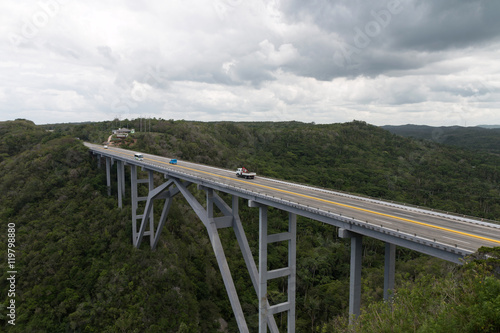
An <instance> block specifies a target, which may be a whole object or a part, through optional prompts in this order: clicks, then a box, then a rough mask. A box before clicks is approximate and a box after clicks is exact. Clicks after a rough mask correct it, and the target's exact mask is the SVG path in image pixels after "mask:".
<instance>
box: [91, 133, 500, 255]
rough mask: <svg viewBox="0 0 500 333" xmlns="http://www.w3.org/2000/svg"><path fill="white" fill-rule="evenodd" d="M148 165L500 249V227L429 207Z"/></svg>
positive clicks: (152, 159)
mask: <svg viewBox="0 0 500 333" xmlns="http://www.w3.org/2000/svg"><path fill="white" fill-rule="evenodd" d="M85 145H86V146H88V147H89V148H91V149H93V150H96V151H100V152H103V153H107V154H112V155H115V156H116V157H119V158H129V159H133V158H134V152H133V151H130V150H126V149H120V148H114V147H109V148H108V149H104V148H103V146H100V145H94V144H89V143H85ZM143 155H144V162H145V163H150V164H154V165H157V166H161V167H162V168H165V169H169V170H172V171H177V172H183V173H186V174H189V175H193V176H198V177H203V178H205V179H209V180H213V181H216V182H218V183H223V184H225V185H227V186H228V187H232V188H244V189H246V190H248V191H252V192H257V193H261V194H266V195H269V196H274V197H276V198H281V199H284V200H287V201H291V202H295V203H300V204H302V205H308V206H310V207H312V208H316V209H320V210H323V211H325V212H331V213H335V214H341V215H342V216H346V217H352V218H354V219H357V220H361V221H366V222H368V223H371V224H374V225H378V226H383V227H385V228H388V229H392V230H399V231H400V232H404V233H407V234H410V235H417V236H418V237H422V238H425V239H428V240H435V241H437V242H439V243H442V244H446V245H448V246H452V247H458V248H461V249H465V250H468V251H476V250H477V249H478V248H479V247H481V246H487V247H495V246H500V224H492V223H487V222H483V221H482V220H481V218H477V219H475V218H470V217H469V218H465V217H460V216H456V215H450V214H444V213H442V212H435V211H431V210H430V209H425V208H416V207H409V206H405V205H404V204H398V203H390V202H385V201H381V200H376V199H370V198H364V197H359V196H355V195H350V194H346V193H340V192H335V191H333V190H327V189H321V188H316V187H312V186H305V185H299V184H294V183H289V182H285V181H279V180H276V179H270V178H264V177H259V175H257V176H256V178H255V179H243V178H238V177H236V175H235V171H233V170H224V169H219V168H214V167H210V166H206V165H200V164H195V163H189V162H185V161H182V160H178V162H177V165H172V164H169V161H170V158H168V157H161V156H155V155H149V154H143Z"/></svg>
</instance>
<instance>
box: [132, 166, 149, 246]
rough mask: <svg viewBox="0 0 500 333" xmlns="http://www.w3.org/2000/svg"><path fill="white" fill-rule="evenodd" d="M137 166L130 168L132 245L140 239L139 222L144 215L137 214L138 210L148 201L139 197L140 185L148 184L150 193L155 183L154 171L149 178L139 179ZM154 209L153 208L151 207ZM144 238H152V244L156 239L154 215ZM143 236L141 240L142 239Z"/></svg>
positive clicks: (144, 233)
mask: <svg viewBox="0 0 500 333" xmlns="http://www.w3.org/2000/svg"><path fill="white" fill-rule="evenodd" d="M137 171H138V170H137V166H135V165H131V166H130V185H131V186H130V187H131V191H130V192H131V196H132V243H133V244H134V245H135V244H136V242H137V239H138V237H139V232H138V230H137V220H141V222H142V220H143V217H144V213H143V214H137V209H138V207H139V202H142V201H147V199H148V197H140V196H139V189H138V185H139V184H148V188H149V193H151V191H152V190H153V189H154V183H153V171H152V170H149V171H148V175H149V177H148V178H144V179H138V178H137ZM151 209H152V207H151ZM142 236H150V239H151V244H153V239H154V214H149V230H148V231H144V232H143V234H142ZM142 236H141V238H142Z"/></svg>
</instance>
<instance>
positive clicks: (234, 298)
mask: <svg viewBox="0 0 500 333" xmlns="http://www.w3.org/2000/svg"><path fill="white" fill-rule="evenodd" d="M173 181H174V183H175V185H176V186H177V188H178V189H179V191H180V192H181V193H182V195H183V196H184V198H185V199H186V200H187V202H188V203H189V205H190V206H191V208H193V210H194V211H195V213H196V215H197V216H198V218H199V219H200V220H201V221H202V222H203V224H204V225H205V228H206V229H207V232H208V236H209V238H210V243H211V244H212V248H213V250H214V253H215V258H216V259H217V264H218V265H219V270H220V272H221V275H222V280H223V281H224V285H225V287H226V291H227V294H228V296H229V301H230V303H231V307H232V309H233V312H234V316H235V318H236V323H237V324H238V329H239V331H240V332H244V333H247V332H249V330H248V326H247V323H246V321H245V316H244V314H243V310H242V308H241V304H240V301H239V298H238V294H237V292H236V287H235V286H234V282H233V278H232V276H231V272H230V270H229V265H228V263H227V259H226V256H225V254H224V249H223V248H222V243H221V240H220V237H219V233H218V231H217V228H218V226H219V227H224V226H227V225H228V224H229V225H230V223H229V220H231V221H232V217H233V216H232V215H230V216H224V217H221V218H214V216H213V205H214V203H215V201H216V200H217V199H215V196H214V192H213V189H211V188H205V192H206V198H207V209H206V210H205V209H204V208H203V206H202V205H201V204H200V203H199V202H198V200H196V198H195V197H194V196H193V195H192V194H191V192H189V190H188V189H187V187H186V186H185V185H184V184H183V183H181V181H180V180H178V179H175V178H173Z"/></svg>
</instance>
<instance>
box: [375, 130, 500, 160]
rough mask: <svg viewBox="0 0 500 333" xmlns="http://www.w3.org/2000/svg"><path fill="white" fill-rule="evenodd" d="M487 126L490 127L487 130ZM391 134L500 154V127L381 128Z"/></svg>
mask: <svg viewBox="0 0 500 333" xmlns="http://www.w3.org/2000/svg"><path fill="white" fill-rule="evenodd" d="M486 126H489V127H488V128H486ZM381 128H383V129H385V130H388V131H389V132H391V133H393V134H397V135H401V136H404V137H409V138H414V139H419V140H428V141H433V142H437V143H442V144H446V145H451V146H456V147H461V148H465V149H469V150H474V151H482V152H488V153H493V154H500V127H497V126H493V125H484V126H478V127H461V126H449V127H446V126H441V127H432V126H425V125H402V126H390V125H387V126H381Z"/></svg>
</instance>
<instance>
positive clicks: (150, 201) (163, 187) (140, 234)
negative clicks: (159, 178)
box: [134, 179, 174, 248]
mask: <svg viewBox="0 0 500 333" xmlns="http://www.w3.org/2000/svg"><path fill="white" fill-rule="evenodd" d="M173 183H174V181H173V180H171V179H170V180H169V181H167V182H166V183H163V184H161V185H160V186H158V187H157V188H155V189H154V190H152V191H150V192H149V195H148V199H147V201H146V208H145V209H144V213H143V215H142V222H141V227H140V228H139V232H138V234H137V238H136V239H135V242H134V246H135V247H137V248H138V247H139V246H141V242H142V238H143V236H144V232H145V231H146V224H147V221H148V219H149V218H150V215H151V212H152V210H153V201H154V200H155V199H156V198H157V197H158V196H159V195H160V194H161V193H162V192H163V191H165V190H167V189H168V187H170V186H171V185H172V184H173ZM150 227H151V226H150ZM153 227H154V226H153ZM150 231H151V232H153V230H152V229H150ZM151 238H152V239H154V238H155V237H154V235H153V237H151ZM152 245H153V243H152V244H151V246H152Z"/></svg>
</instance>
